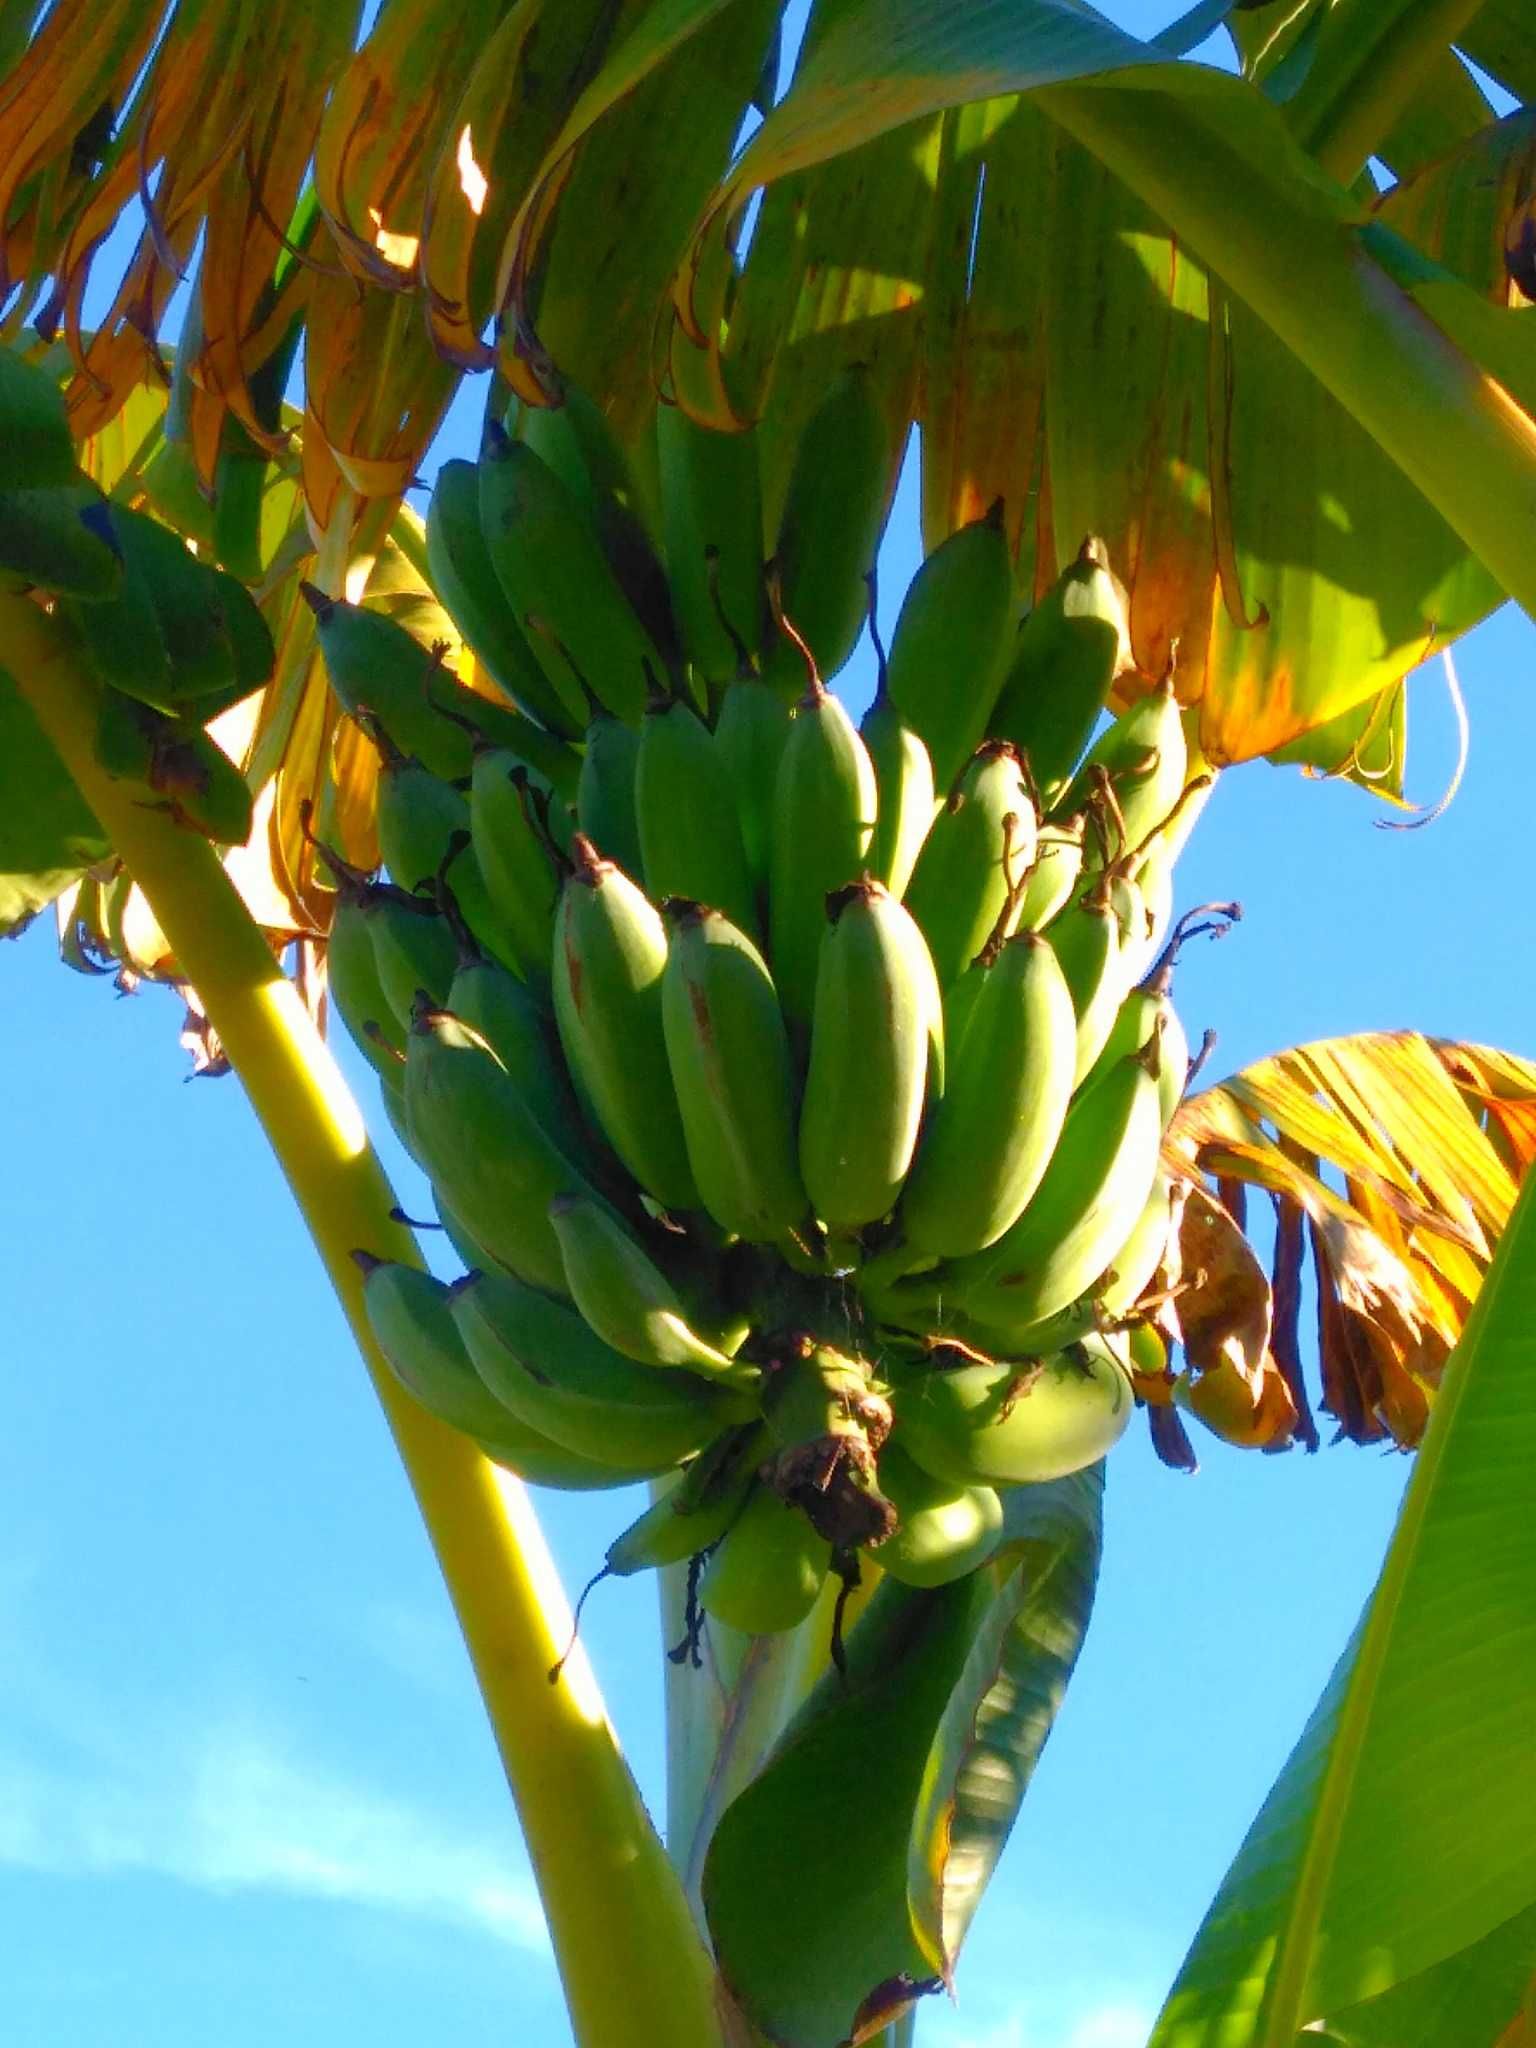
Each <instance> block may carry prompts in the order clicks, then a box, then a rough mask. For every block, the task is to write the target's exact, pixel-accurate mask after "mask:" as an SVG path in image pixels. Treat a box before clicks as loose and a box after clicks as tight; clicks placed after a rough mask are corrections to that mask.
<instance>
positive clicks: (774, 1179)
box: [661, 897, 810, 1244]
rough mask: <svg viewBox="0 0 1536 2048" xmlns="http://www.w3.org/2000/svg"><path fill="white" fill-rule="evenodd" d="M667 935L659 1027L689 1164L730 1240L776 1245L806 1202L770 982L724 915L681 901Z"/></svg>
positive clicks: (787, 1066)
mask: <svg viewBox="0 0 1536 2048" xmlns="http://www.w3.org/2000/svg"><path fill="white" fill-rule="evenodd" d="M662 908H663V913H664V915H665V917H666V920H667V926H668V943H667V964H666V968H665V971H664V972H663V974H662V981H661V1011H662V1023H663V1027H664V1031H665V1036H666V1046H667V1059H668V1062H669V1064H670V1067H671V1072H672V1086H673V1090H674V1093H675V1096H676V1100H677V1104H678V1107H679V1109H680V1110H681V1112H682V1119H683V1135H684V1139H685V1141H686V1143H687V1147H688V1164H689V1167H690V1169H691V1171H692V1174H693V1178H694V1181H695V1184H696V1185H697V1187H698V1190H699V1193H700V1195H701V1196H702V1198H703V1202H704V1206H705V1208H706V1209H707V1210H708V1211H709V1213H710V1215H711V1216H713V1217H714V1219H715V1221H716V1222H717V1223H718V1224H719V1225H720V1227H721V1228H722V1229H723V1230H727V1231H730V1232H731V1233H732V1234H733V1235H734V1236H736V1237H742V1238H746V1239H747V1240H748V1241H749V1242H751V1243H758V1244H770V1243H773V1242H775V1241H776V1240H777V1239H779V1238H781V1237H783V1236H784V1235H786V1233H788V1232H790V1231H794V1230H798V1229H799V1228H800V1227H801V1226H802V1225H803V1224H804V1223H805V1222H806V1220H807V1218H808V1216H809V1212H810V1204H809V1202H808V1201H807V1199H806V1193H805V1188H804V1186H803V1185H802V1183H801V1180H800V1171H799V1167H798V1165H797V1163H796V1156H795V1109H796V1100H795V1098H796V1085H795V1074H794V1069H793V1065H792V1062H791V1059H790V1051H789V1038H788V1034H787V1033H786V1031H785V1028H784V1019H783V1015H782V1014H781V1012H780V1010H779V999H778V996H777V994H776V992H775V990H774V986H773V978H772V976H771V975H770V974H769V972H768V968H767V966H766V964H765V962H764V960H763V956H762V954H761V953H759V952H758V950H757V948H756V946H754V945H753V943H752V941H751V939H750V938H748V936H747V935H746V933H745V932H743V931H740V930H739V929H738V928H737V927H736V926H735V925H734V924H732V923H731V921H730V919H729V918H728V917H725V916H724V915H722V913H721V912H719V911H718V910H712V909H708V908H706V907H705V906H704V905H702V904H699V903H691V902H687V901H684V900H682V899H680V898H677V897H671V898H668V900H667V902H666V903H665V904H664V905H663V906H662Z"/></svg>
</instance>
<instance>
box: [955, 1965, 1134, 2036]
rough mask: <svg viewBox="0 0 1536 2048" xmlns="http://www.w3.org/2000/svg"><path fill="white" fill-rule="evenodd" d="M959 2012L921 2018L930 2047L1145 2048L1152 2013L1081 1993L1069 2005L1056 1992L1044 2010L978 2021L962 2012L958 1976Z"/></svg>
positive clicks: (1019, 2008) (993, 2014)
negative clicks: (1081, 1995)
mask: <svg viewBox="0 0 1536 2048" xmlns="http://www.w3.org/2000/svg"><path fill="white" fill-rule="evenodd" d="M960 1981H961V1987H962V1988H961V1999H960V2009H959V2010H958V2011H953V2010H952V2011H950V2012H949V2013H947V2014H943V2015H942V2016H941V2014H940V2009H939V2006H938V2001H937V2000H935V2001H934V2002H933V2004H932V2005H931V2006H930V2007H928V2008H927V2009H926V2010H925V2011H924V2014H923V2023H922V2031H923V2038H924V2040H925V2041H931V2043H932V2048H1146V2041H1147V2036H1148V2035H1149V2034H1150V2033H1151V2031H1152V2025H1153V2019H1154V2014H1153V2012H1152V2011H1151V2010H1150V2009H1148V2008H1146V2007H1144V2006H1142V2005H1139V2004H1137V2003H1135V2002H1133V2001H1130V2000H1118V1999H1115V2000H1104V1999H1103V1998H1102V1997H1100V1998H1097V1999H1095V1997H1094V1996H1093V1994H1091V1993H1088V1994H1085V1995H1084V1996H1083V1997H1082V1998H1081V1999H1080V2000H1077V2001H1073V2000H1071V1999H1070V1998H1068V1997H1067V1996H1065V1995H1064V1994H1063V1991H1062V1989H1061V1987H1056V1988H1055V1990H1054V1991H1053V1994H1052V1997H1051V1999H1050V2002H1049V2009H1047V2007H1046V2004H1045V2001H1043V2000H1029V2001H1025V2002H1023V2003H1021V2004H1018V2005H1016V2006H1013V2007H1011V2008H1009V2009H1008V2010H1007V2011H1003V2012H999V2011H997V2010H996V2009H995V2007H994V2008H993V2009H991V2010H989V2011H988V2012H987V2013H986V2014H985V2015H984V2016H982V2017H979V2018H977V2017H968V2016H967V2015H966V2013H965V2010H964V2008H965V2004H966V1999H965V1993H964V1981H965V1980H964V1976H963V1974H962V1977H961V1980H960Z"/></svg>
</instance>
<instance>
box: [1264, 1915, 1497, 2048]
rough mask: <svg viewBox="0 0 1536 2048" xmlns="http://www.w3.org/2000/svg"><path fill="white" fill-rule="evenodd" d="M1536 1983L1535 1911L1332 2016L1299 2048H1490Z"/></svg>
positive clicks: (1304, 2039) (1308, 2036) (1303, 2040)
mask: <svg viewBox="0 0 1536 2048" xmlns="http://www.w3.org/2000/svg"><path fill="white" fill-rule="evenodd" d="M1533 1979H1536V1907H1530V1908H1528V1909H1527V1910H1526V1911H1525V1912H1524V1913H1517V1914H1516V1915H1515V1916H1514V1918H1513V1919H1512V1920H1506V1921H1505V1922H1504V1924H1503V1926H1502V1927H1495V1928H1494V1930H1493V1932H1492V1933H1491V1934H1485V1935H1484V1936H1483V1939H1482V1940H1481V1941H1474V1942H1473V1943H1472V1944H1471V1946H1470V1947H1468V1948H1464V1949H1458V1950H1457V1952H1456V1954H1455V1955H1452V1956H1447V1957H1446V1959H1445V1961H1444V1962H1443V1963H1436V1964H1435V1966H1434V1968H1433V1969H1430V1970H1425V1971H1423V1972H1422V1973H1421V1975H1419V1976H1417V1977H1409V1978H1406V1979H1405V1980H1404V1981H1403V1982H1402V1983H1401V1984H1394V1985H1393V1987H1392V1989H1391V1990H1390V1991H1383V1992H1382V1993H1381V1995H1380V1997H1378V1998H1368V1999H1366V2000H1365V2002H1364V2003H1363V2004H1361V2005H1351V2006H1346V2008H1345V2009H1344V2011H1343V2012H1340V2013H1335V2014H1334V2015H1333V2017H1332V2018H1331V2019H1330V2020H1329V2021H1328V2023H1327V2025H1326V2026H1325V2027H1324V2028H1323V2029H1322V2031H1321V2032H1317V2031H1314V2030H1309V2031H1308V2032H1307V2033H1305V2034H1303V2035H1302V2036H1301V2037H1300V2039H1299V2041H1298V2042H1297V2048H1318V2044H1320V2043H1321V2044H1322V2048H1330V2044H1331V2048H1445V2044H1446V2043H1447V2042H1452V2041H1454V2042H1456V2043H1457V2044H1458V2048H1460V2044H1463V2043H1464V2044H1465V2048H1495V2044H1499V2043H1500V2037H1501V2036H1502V2035H1503V2033H1504V2030H1505V2029H1506V2028H1507V2027H1508V2026H1509V2023H1510V2019H1511V2016H1512V2015H1514V2014H1516V2013H1519V2012H1520V2011H1521V2008H1522V2006H1523V2005H1525V2003H1526V2001H1527V2000H1528V1998H1529V1996H1530V1989H1531V1985H1532V1981H1533Z"/></svg>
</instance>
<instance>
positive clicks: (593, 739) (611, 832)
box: [576, 711, 645, 883]
mask: <svg viewBox="0 0 1536 2048" xmlns="http://www.w3.org/2000/svg"><path fill="white" fill-rule="evenodd" d="M639 753H640V735H639V733H637V732H636V730H635V728H634V727H633V726H632V725H626V724H625V723H624V721H623V720H622V719H620V718H614V717H612V716H611V715H610V714H609V713H608V712H606V711H604V712H602V713H600V714H599V715H598V716H596V717H594V719H593V720H592V723H591V724H590V725H589V726H588V727H587V744H586V750H585V752H584V753H583V755H582V757H581V780H580V782H579V783H578V785H577V789H576V819H577V823H578V824H579V825H580V827H581V830H582V831H583V832H584V833H585V834H586V836H587V838H588V839H590V840H591V842H592V844H593V845H594V846H595V847H596V848H597V850H598V852H599V853H600V854H601V855H602V856H603V858H604V860H611V861H614V862H616V863H617V865H618V866H619V867H621V868H622V869H623V870H624V872H625V874H626V875H628V876H629V878H630V880H631V881H632V882H635V883H639V882H641V881H642V880H643V878H644V874H645V865H644V862H643V860H642V859H641V854H640V823H639V820H638V819H637V818H636V816H635V764H636V761H637V759H638V757H639Z"/></svg>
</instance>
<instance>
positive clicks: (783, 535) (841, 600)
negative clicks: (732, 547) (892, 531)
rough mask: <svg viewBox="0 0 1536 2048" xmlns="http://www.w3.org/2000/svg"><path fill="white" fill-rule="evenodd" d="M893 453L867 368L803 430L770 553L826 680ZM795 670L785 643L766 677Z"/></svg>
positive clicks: (840, 652)
mask: <svg viewBox="0 0 1536 2048" xmlns="http://www.w3.org/2000/svg"><path fill="white" fill-rule="evenodd" d="M891 453H892V451H891V441H890V432H889V429H888V428H887V425H886V420H885V413H884V410H883V408H882V406H881V403H880V395H879V393H878V391H877V390H876V388H875V383H874V379H873V378H872V376H871V375H870V373H869V371H868V370H867V369H865V368H863V367H862V366H855V367H854V368H852V369H850V370H845V371H844V372H843V374H842V375H841V376H840V377H839V378H838V380H837V382H836V383H835V384H834V385H833V386H832V388H831V390H830V391H829V392H828V393H827V396H826V397H825V398H824V399H823V400H822V402H821V404H820V405H819V406H818V407H817V408H816V410H815V411H814V412H813V413H812V414H811V417H810V419H809V420H808V421H807V422H806V425H805V430H804V432H803V433H802V435H801V438H800V443H799V446H798V448H797V449H796V452H795V460H794V466H793V468H792V469H791V471H790V478H789V489H788V492H787V494H786V496H785V500H784V511H783V516H782V517H781V519H780V521H779V531H778V539H777V541H776V542H775V545H774V559H775V561H776V563H777V565H778V579H779V593H780V600H781V604H782V608H783V616H784V617H785V618H787V619H788V620H789V622H790V624H791V625H792V626H793V627H794V628H795V631H796V633H798V634H799V636H800V638H801V639H803V640H804V641H805V643H806V645H807V646H808V647H809V648H810V650H811V653H812V654H813V655H814V656H815V659H816V667H817V669H818V671H819V672H820V674H822V675H823V676H834V675H836V674H837V672H838V670H839V669H840V668H841V667H842V666H843V664H844V662H846V661H847V659H848V657H849V655H850V654H852V652H853V650H854V648H855V646H856V645H857V644H858V639H859V635H860V634H861V633H862V632H863V630H864V618H865V613H866V610H867V608H868V593H867V587H866V583H865V578H866V577H867V576H868V574H869V572H870V570H871V569H872V568H873V567H874V564H875V555H876V553H877V551H878V549H879V546H880V534H881V530H882V528H883V527H884V525H885V513H886V499H887V492H888V490H889V487H890V481H891V475H890V473H891ZM798 669H799V658H798V656H797V654H796V651H795V648H794V646H793V644H792V643H791V642H789V641H788V640H786V639H784V638H781V639H780V640H779V641H778V643H777V645H776V646H775V647H774V649H773V652H772V654H771V656H770V659H769V664H768V673H769V674H770V676H771V677H772V679H773V680H775V681H776V682H777V681H779V680H781V679H787V680H789V681H790V682H791V685H792V681H793V678H794V677H795V675H796V674H797V672H798ZM842 879H843V880H844V881H847V880H848V879H849V877H848V876H847V875H844V876H843V877H842Z"/></svg>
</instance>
